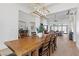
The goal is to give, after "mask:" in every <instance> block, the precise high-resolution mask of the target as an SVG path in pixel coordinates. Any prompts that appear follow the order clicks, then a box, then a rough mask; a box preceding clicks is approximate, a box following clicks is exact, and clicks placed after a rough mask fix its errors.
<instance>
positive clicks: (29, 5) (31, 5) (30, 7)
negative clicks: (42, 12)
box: [19, 3, 58, 13]
mask: <svg viewBox="0 0 79 59" xmlns="http://www.w3.org/2000/svg"><path fill="white" fill-rule="evenodd" d="M57 4H58V3H20V4H19V5H20V6H22V7H24V8H26V9H28V10H29V11H27V12H29V13H31V12H33V11H35V9H36V8H42V7H44V6H46V7H47V8H49V7H50V6H54V5H57Z"/></svg>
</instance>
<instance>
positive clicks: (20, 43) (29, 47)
mask: <svg viewBox="0 0 79 59" xmlns="http://www.w3.org/2000/svg"><path fill="white" fill-rule="evenodd" d="M44 40H45V37H43V38H39V37H25V38H21V39H17V40H12V41H6V42H5V45H6V46H7V47H8V48H9V49H11V50H12V51H13V53H15V54H16V55H17V56H22V55H27V54H28V53H30V52H32V51H35V56H38V55H39V51H38V50H39V48H40V46H41V45H42V43H43V42H44Z"/></svg>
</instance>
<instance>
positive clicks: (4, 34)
mask: <svg viewBox="0 0 79 59" xmlns="http://www.w3.org/2000/svg"><path fill="white" fill-rule="evenodd" d="M17 36H18V8H17V5H16V4H12V3H11V4H8V3H5V4H0V49H4V48H6V46H5V45H4V42H5V41H7V40H15V39H17Z"/></svg>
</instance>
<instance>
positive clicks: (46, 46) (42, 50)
mask: <svg viewBox="0 0 79 59" xmlns="http://www.w3.org/2000/svg"><path fill="white" fill-rule="evenodd" d="M49 44H50V36H49V35H47V36H46V38H45V41H44V43H43V44H42V47H41V48H40V49H39V55H40V56H49V55H50V53H49V50H50V49H49V47H50V45H49Z"/></svg>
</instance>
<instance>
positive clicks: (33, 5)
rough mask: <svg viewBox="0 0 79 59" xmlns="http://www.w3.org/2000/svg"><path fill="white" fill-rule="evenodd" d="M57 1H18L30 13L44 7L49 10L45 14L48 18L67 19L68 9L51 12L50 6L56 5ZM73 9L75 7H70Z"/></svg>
mask: <svg viewBox="0 0 79 59" xmlns="http://www.w3.org/2000/svg"><path fill="white" fill-rule="evenodd" d="M58 4H59V3H20V5H21V6H23V7H24V8H26V10H27V9H28V11H27V12H29V13H30V14H31V13H32V12H34V11H36V10H37V9H40V8H42V7H44V6H45V7H46V8H47V10H48V11H49V13H48V14H47V15H46V17H47V19H48V20H50V21H51V20H52V21H54V20H58V21H61V20H62V21H64V19H65V20H66V19H68V18H69V15H67V13H68V11H69V10H65V11H61V12H57V13H52V14H51V11H50V7H53V6H55V5H58ZM71 10H73V11H75V9H71Z"/></svg>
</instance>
